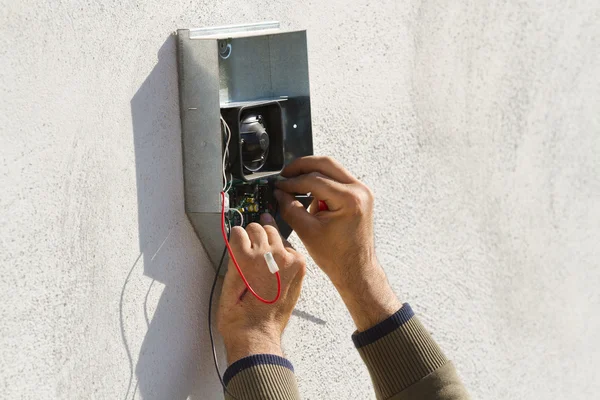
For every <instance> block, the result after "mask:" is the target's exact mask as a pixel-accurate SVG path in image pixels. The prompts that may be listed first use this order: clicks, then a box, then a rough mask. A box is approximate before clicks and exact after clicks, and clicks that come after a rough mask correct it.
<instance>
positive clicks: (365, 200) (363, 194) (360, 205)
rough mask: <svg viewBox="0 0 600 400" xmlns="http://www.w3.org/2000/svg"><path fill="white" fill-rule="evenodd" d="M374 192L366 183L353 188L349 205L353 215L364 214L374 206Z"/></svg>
mask: <svg viewBox="0 0 600 400" xmlns="http://www.w3.org/2000/svg"><path fill="white" fill-rule="evenodd" d="M373 198H374V197H373V192H372V191H371V189H369V188H368V187H367V186H365V185H362V184H361V185H360V186H359V187H357V188H356V189H355V190H352V192H351V194H350V196H349V197H348V207H349V209H350V211H351V213H352V214H353V215H364V214H366V213H368V212H369V210H370V209H371V208H372V206H373Z"/></svg>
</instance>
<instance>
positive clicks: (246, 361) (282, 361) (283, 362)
mask: <svg viewBox="0 0 600 400" xmlns="http://www.w3.org/2000/svg"><path fill="white" fill-rule="evenodd" d="M265 364H269V365H279V366H281V367H285V368H287V369H289V370H290V371H292V373H293V372H294V366H293V365H292V363H291V362H290V361H289V360H288V359H287V358H283V357H280V356H276V355H275V354H254V355H251V356H248V357H244V358H242V359H239V360H237V361H236V362H234V363H233V364H231V365H230V366H229V367H228V368H227V370H226V371H225V374H224V375H223V383H225V386H227V384H228V383H229V381H230V380H231V379H232V378H233V377H234V376H236V375H237V374H239V373H240V372H242V371H243V370H245V369H247V368H251V367H255V366H257V365H265Z"/></svg>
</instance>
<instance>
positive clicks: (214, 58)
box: [177, 23, 313, 268]
mask: <svg viewBox="0 0 600 400" xmlns="http://www.w3.org/2000/svg"><path fill="white" fill-rule="evenodd" d="M177 58H178V60H177V61H178V73H179V95H180V113H181V123H182V143H183V167H184V168H183V171H184V191H185V209H186V213H187V215H188V217H189V219H190V221H191V223H192V225H193V227H194V229H195V231H196V233H197V235H198V237H199V238H200V240H201V242H202V244H203V246H204V248H205V249H206V251H207V253H208V255H209V257H210V259H211V261H212V263H213V265H214V267H215V268H216V267H217V263H218V262H219V259H220V257H221V254H222V253H223V249H224V244H223V238H222V236H221V221H220V215H221V200H220V192H221V191H222V188H223V180H222V163H223V158H222V157H223V150H224V149H223V139H222V134H221V125H220V116H221V112H222V111H224V112H226V111H227V109H231V108H237V107H244V106H253V105H258V104H261V103H264V102H265V101H278V102H279V104H280V105H281V107H282V117H283V118H282V121H283V134H284V142H285V153H284V158H285V163H286V164H287V163H289V162H290V161H292V160H293V159H295V158H297V157H300V156H305V155H311V154H312V153H313V147H312V128H311V116H310V90H309V78H308V57H307V43H306V31H293V32H282V31H280V30H279V24H278V23H260V24H252V25H244V26H230V27H218V28H201V29H180V30H178V31H177ZM275 217H276V219H277V222H278V224H279V227H280V229H281V232H282V235H284V236H285V237H287V236H289V234H290V233H291V229H290V228H289V226H287V224H285V223H284V222H283V221H282V220H281V218H280V217H279V215H276V216H275Z"/></svg>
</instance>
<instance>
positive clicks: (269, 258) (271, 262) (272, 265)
mask: <svg viewBox="0 0 600 400" xmlns="http://www.w3.org/2000/svg"><path fill="white" fill-rule="evenodd" d="M265 261H266V262H267V267H269V271H270V272H271V273H272V274H274V273H276V272H278V271H279V266H278V265H277V262H276V261H275V258H274V257H273V254H271V252H270V251H268V252H266V253H265Z"/></svg>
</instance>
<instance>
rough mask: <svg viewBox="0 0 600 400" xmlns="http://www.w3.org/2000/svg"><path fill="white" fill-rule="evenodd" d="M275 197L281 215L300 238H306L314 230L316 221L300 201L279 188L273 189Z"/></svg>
mask: <svg viewBox="0 0 600 400" xmlns="http://www.w3.org/2000/svg"><path fill="white" fill-rule="evenodd" d="M275 198H276V199H277V202H278V203H279V210H280V213H281V216H282V217H283V219H284V220H285V222H287V223H288V225H289V226H290V227H291V228H292V229H293V230H295V231H296V233H297V234H298V236H300V239H303V240H304V238H308V237H309V235H310V234H311V233H314V232H315V228H316V224H317V223H318V221H317V219H316V218H315V217H314V216H313V215H311V214H310V213H309V212H308V211H306V209H305V208H304V206H303V205H302V203H300V202H299V201H298V200H296V199H295V198H294V197H293V196H292V195H291V194H289V193H286V192H284V191H282V190H279V189H275Z"/></svg>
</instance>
